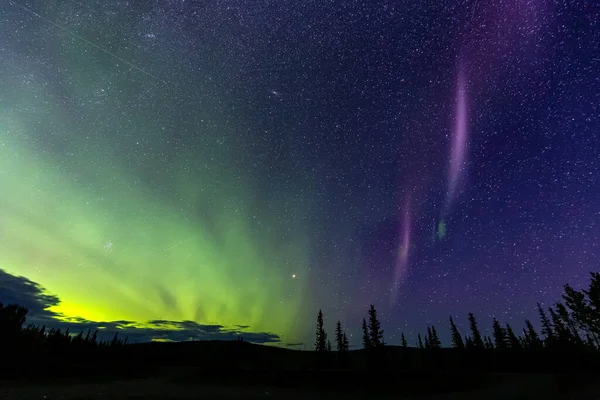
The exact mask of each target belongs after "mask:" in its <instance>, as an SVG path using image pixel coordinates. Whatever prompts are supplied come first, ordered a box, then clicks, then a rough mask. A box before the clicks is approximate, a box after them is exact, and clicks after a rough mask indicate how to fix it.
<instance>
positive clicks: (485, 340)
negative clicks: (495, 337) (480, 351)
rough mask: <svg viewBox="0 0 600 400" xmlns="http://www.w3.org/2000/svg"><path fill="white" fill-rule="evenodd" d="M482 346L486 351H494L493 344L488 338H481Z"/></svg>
mask: <svg viewBox="0 0 600 400" xmlns="http://www.w3.org/2000/svg"><path fill="white" fill-rule="evenodd" d="M483 346H484V348H485V349H486V350H494V342H492V339H491V338H490V337H489V336H485V337H484V338H483Z"/></svg>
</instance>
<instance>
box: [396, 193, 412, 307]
mask: <svg viewBox="0 0 600 400" xmlns="http://www.w3.org/2000/svg"><path fill="white" fill-rule="evenodd" d="M409 210H410V201H406V203H405V204H404V217H403V219H402V238H401V241H400V243H399V245H398V253H397V256H396V268H395V269H394V282H393V285H392V299H391V300H392V304H393V303H395V302H396V299H397V296H398V285H399V284H400V283H402V281H403V280H404V278H405V277H406V273H407V272H408V255H409V250H410V236H411V235H410V232H411V229H410V228H411V226H410V224H411V219H410V211H409Z"/></svg>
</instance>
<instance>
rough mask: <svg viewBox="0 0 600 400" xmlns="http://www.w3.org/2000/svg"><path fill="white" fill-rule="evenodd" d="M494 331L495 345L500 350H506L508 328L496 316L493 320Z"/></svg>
mask: <svg viewBox="0 0 600 400" xmlns="http://www.w3.org/2000/svg"><path fill="white" fill-rule="evenodd" d="M492 331H493V334H494V347H495V348H496V349H498V350H504V349H506V348H507V347H508V339H507V337H506V330H504V328H503V327H502V325H500V322H498V320H497V319H496V318H494V320H493V324H492Z"/></svg>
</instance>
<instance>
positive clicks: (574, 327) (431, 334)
mask: <svg viewBox="0 0 600 400" xmlns="http://www.w3.org/2000/svg"><path fill="white" fill-rule="evenodd" d="M537 311H538V315H539V320H540V321H539V322H540V327H541V329H540V332H539V333H538V332H537V331H536V329H535V328H534V325H533V324H532V322H531V321H530V320H525V321H524V322H525V323H524V325H525V326H524V328H523V329H522V331H521V332H520V333H518V334H517V333H516V332H515V330H514V329H513V327H512V326H511V325H510V324H509V323H501V322H500V321H499V320H498V319H496V318H495V317H494V318H492V329H491V335H483V334H482V333H481V331H480V329H479V323H478V321H477V319H476V317H475V315H474V314H473V313H469V314H468V321H469V326H468V333H465V334H463V333H461V332H460V330H459V328H458V327H457V325H456V324H455V322H454V320H453V319H452V317H449V320H448V322H449V324H448V325H449V328H450V333H451V343H450V346H449V347H451V348H453V349H455V351H464V352H470V353H474V354H480V355H481V354H488V355H492V354H493V355H494V357H496V359H504V361H505V360H506V357H508V356H510V355H513V356H514V355H517V356H523V355H524V353H525V352H527V354H528V356H531V355H532V354H534V355H539V354H540V353H557V352H559V353H563V354H582V353H587V354H593V355H594V356H595V357H596V358H597V356H598V355H599V354H597V352H598V350H600V341H599V340H600V273H596V272H592V273H591V280H590V284H589V287H588V288H586V289H582V290H575V289H574V288H573V287H571V286H570V285H569V284H566V285H564V293H563V294H562V300H561V301H558V302H556V303H555V304H554V305H552V306H550V307H548V308H546V309H544V307H542V306H541V305H540V304H539V303H538V304H537ZM323 323H324V321H323V313H322V312H321V310H319V313H318V317H317V340H316V344H315V350H316V351H317V352H318V353H321V352H326V351H328V350H330V349H331V346H330V345H328V341H327V333H326V332H325V330H324V329H323ZM338 331H339V332H342V331H341V323H340V322H339V321H338V322H337V329H336V341H337V342H338V346H337V348H338V352H340V353H343V352H345V351H347V350H348V346H347V339H346V342H344V341H343V340H342V341H341V342H340V339H339V338H340V337H341V338H342V339H343V338H346V336H345V333H343V332H342V335H341V336H340V334H338ZM383 333H384V331H383V329H381V324H380V322H379V320H378V318H377V311H376V310H375V307H374V306H373V305H371V306H370V307H369V309H368V318H367V319H363V320H362V347H363V349H364V350H366V351H367V353H368V354H369V355H370V356H371V357H372V356H373V355H376V354H380V355H382V354H383V356H382V357H383V358H385V353H386V352H385V351H382V350H381V349H382V348H383V347H384V346H385V342H384V339H383ZM340 343H341V344H340ZM344 343H346V344H344ZM408 347H409V346H408V343H407V340H406V337H405V335H404V333H401V336H400V348H402V349H408ZM411 347H412V346H411ZM414 348H417V349H424V350H425V349H428V350H429V349H430V350H434V351H435V350H437V349H441V348H442V343H441V340H440V338H439V335H438V332H437V329H436V327H435V326H433V325H431V326H428V327H427V331H426V333H424V334H421V333H418V334H417V339H416V343H415V345H414ZM434 354H435V353H434ZM405 358H406V357H405ZM543 358H544V357H541V358H540V359H543Z"/></svg>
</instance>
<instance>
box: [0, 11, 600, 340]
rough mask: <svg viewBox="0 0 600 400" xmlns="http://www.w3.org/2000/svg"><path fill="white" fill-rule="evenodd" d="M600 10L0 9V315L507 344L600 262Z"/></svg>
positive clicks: (162, 333) (145, 326)
mask: <svg viewBox="0 0 600 400" xmlns="http://www.w3.org/2000/svg"><path fill="white" fill-rule="evenodd" d="M599 175H600V3H598V2H596V1H592V0H579V1H575V0H573V1H566V0H565V1H559V0H554V1H544V0H501V1H500V0H498V1H497V0H494V1H477V0H466V1H450V0H449V1H437V0H436V1H433V0H431V1H421V0H398V1H390V0H386V1H383V0H369V1H367V0H363V1H360V0H352V1H341V0H302V1H299V0H264V1H258V2H256V1H252V2H243V1H240V0H196V1H194V0H165V1H141V0H139V1H136V0H133V1H131V0H130V1H122V0H115V1H75V0H19V1H17V2H11V1H9V0H5V1H2V2H1V4H0V270H2V271H0V301H3V302H12V301H18V302H20V303H22V304H25V305H27V306H28V307H29V308H30V309H31V317H32V322H43V323H48V324H50V325H52V324H54V325H56V326H63V327H66V326H69V327H71V329H79V328H80V327H87V326H92V327H93V326H100V327H104V328H105V329H107V330H108V329H116V328H119V329H122V330H123V332H125V333H126V334H128V335H130V337H132V338H134V339H135V338H137V339H139V340H148V339H150V338H162V339H169V338H170V339H176V340H181V339H191V338H196V339H206V338H216V339H219V338H224V339H229V338H232V337H235V335H237V334H238V333H240V332H241V333H243V334H244V335H245V336H246V337H247V338H250V339H248V340H253V341H256V342H273V341H279V342H280V343H281V344H291V343H305V344H306V346H307V347H310V346H312V343H313V336H314V326H315V319H316V313H317V311H318V309H319V308H322V309H323V313H324V315H325V319H326V328H327V329H328V330H329V331H330V335H332V334H333V327H334V323H335V321H337V320H338V319H339V320H341V321H342V323H343V324H344V325H345V326H346V327H347V329H348V332H349V333H350V334H351V336H352V337H351V344H353V345H359V344H360V335H359V328H360V322H361V320H362V318H363V317H364V316H366V310H367V307H368V305H369V304H374V305H375V306H376V308H377V309H378V311H379V314H380V317H381V320H382V325H383V328H384V330H385V340H386V342H388V343H391V344H398V343H399V340H400V338H399V336H400V332H404V333H405V334H406V335H407V339H408V340H409V343H410V344H413V343H414V342H415V340H416V333H417V332H423V331H425V330H426V326H427V325H429V324H435V325H436V326H437V330H438V331H439V332H440V335H441V337H442V340H443V341H445V343H444V344H446V345H448V344H449V342H448V332H447V331H448V323H447V321H448V317H449V316H452V317H453V318H454V320H455V321H456V322H457V324H458V325H459V328H462V329H463V333H466V331H465V329H466V327H467V324H466V317H467V313H468V312H474V313H475V315H476V316H477V317H478V318H479V320H480V324H481V327H482V329H483V330H484V331H488V330H489V328H490V327H491V319H492V317H496V318H498V319H500V320H501V321H504V322H510V323H511V325H513V327H514V328H515V329H517V330H518V331H520V328H521V326H522V325H523V322H524V319H525V318H530V319H532V320H533V321H534V322H535V323H537V317H536V315H537V313H536V310H535V306H536V303H537V302H538V301H539V302H540V303H542V304H543V305H545V306H550V305H552V304H553V302H555V301H557V300H559V299H560V295H561V292H562V285H563V284H564V283H567V282H568V283H570V284H572V285H573V286H574V287H576V288H579V287H581V286H582V285H584V284H586V283H587V282H588V278H589V272H590V271H593V270H596V271H597V270H598V265H599V264H598V263H599V261H600V179H599Z"/></svg>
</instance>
